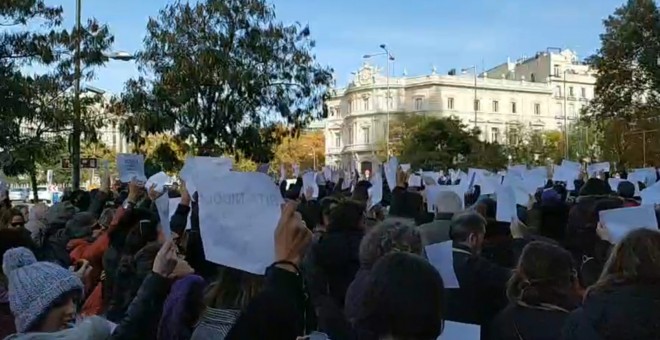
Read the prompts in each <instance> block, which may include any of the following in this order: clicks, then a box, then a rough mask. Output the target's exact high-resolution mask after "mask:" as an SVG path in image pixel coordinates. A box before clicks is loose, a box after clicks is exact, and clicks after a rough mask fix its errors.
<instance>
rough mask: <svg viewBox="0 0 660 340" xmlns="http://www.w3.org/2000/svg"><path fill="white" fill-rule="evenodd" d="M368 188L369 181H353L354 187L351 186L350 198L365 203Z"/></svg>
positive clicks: (367, 197)
mask: <svg viewBox="0 0 660 340" xmlns="http://www.w3.org/2000/svg"><path fill="white" fill-rule="evenodd" d="M369 188H371V182H369V181H365V180H362V181H359V182H357V183H355V188H353V196H352V197H351V198H352V199H354V200H356V201H360V202H364V203H366V202H367V200H368V199H369Z"/></svg>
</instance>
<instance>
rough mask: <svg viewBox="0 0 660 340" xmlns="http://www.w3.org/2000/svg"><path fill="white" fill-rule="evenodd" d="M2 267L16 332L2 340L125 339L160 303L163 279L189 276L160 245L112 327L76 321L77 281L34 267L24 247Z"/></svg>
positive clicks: (54, 269)
mask: <svg viewBox="0 0 660 340" xmlns="http://www.w3.org/2000/svg"><path fill="white" fill-rule="evenodd" d="M2 268H3V271H4V273H5V275H6V276H7V281H8V283H9V285H8V286H9V294H8V295H9V305H10V308H11V311H12V313H13V314H14V316H15V324H16V330H17V332H18V333H17V334H15V335H13V336H10V337H8V338H7V339H12V340H14V339H16V340H23V339H34V338H35V337H38V338H40V336H44V335H45V334H43V333H50V334H48V335H49V336H50V335H52V337H53V338H57V339H90V340H92V339H94V340H96V339H126V338H130V337H131V334H136V333H137V330H138V329H139V328H140V327H141V326H142V325H143V324H145V323H148V322H149V321H150V319H151V318H153V317H154V315H153V314H154V313H153V310H152V306H154V305H161V304H162V302H163V301H164V299H165V295H166V294H167V290H168V287H169V284H170V282H169V279H170V278H174V277H176V276H183V275H188V274H190V273H191V272H192V270H190V267H189V266H187V265H185V264H184V265H182V261H181V260H178V257H177V252H176V246H175V245H174V244H173V243H172V242H166V243H165V244H164V245H163V246H162V247H161V249H160V251H159V252H158V255H157V256H156V259H155V261H154V264H153V268H152V274H151V275H149V276H148V277H147V278H146V279H145V280H144V282H143V284H142V287H141V288H140V290H139V292H138V293H137V295H136V297H135V299H134V300H133V302H132V303H131V306H130V308H129V310H128V312H127V313H126V316H125V317H124V318H123V319H122V320H121V322H119V324H117V325H114V324H112V323H110V322H108V321H107V320H105V319H103V318H100V317H90V318H88V319H85V320H84V321H81V322H77V319H78V318H77V313H76V303H75V302H76V299H77V298H79V297H80V295H81V294H82V290H83V285H82V282H81V281H80V278H79V277H78V276H77V275H76V273H73V272H71V271H68V270H66V269H64V268H62V267H60V266H58V265H56V264H53V263H50V262H37V260H36V258H35V257H34V254H33V253H32V252H31V251H30V250H28V249H27V248H22V247H21V248H14V249H10V250H8V251H7V252H6V253H5V255H4V256H3V263H2ZM182 268H186V270H184V269H182Z"/></svg>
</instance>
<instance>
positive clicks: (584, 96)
mask: <svg viewBox="0 0 660 340" xmlns="http://www.w3.org/2000/svg"><path fill="white" fill-rule="evenodd" d="M580 92H582V98H587V89H586V88H584V87H583V88H581V89H580Z"/></svg>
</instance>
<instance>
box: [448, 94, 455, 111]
mask: <svg viewBox="0 0 660 340" xmlns="http://www.w3.org/2000/svg"><path fill="white" fill-rule="evenodd" d="M447 109H448V110H453V109H454V98H451V97H449V98H447Z"/></svg>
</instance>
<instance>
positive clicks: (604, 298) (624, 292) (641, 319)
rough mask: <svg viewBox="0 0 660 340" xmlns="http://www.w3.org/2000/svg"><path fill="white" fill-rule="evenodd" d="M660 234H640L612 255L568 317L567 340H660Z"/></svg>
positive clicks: (564, 336) (618, 246)
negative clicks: (580, 306) (580, 302)
mask: <svg viewBox="0 0 660 340" xmlns="http://www.w3.org/2000/svg"><path fill="white" fill-rule="evenodd" d="M658 320H660V232H659V231H658V230H651V229H637V230H634V231H632V232H630V233H629V234H627V235H626V236H625V237H624V238H623V240H621V241H620V242H618V243H617V244H616V245H615V246H614V249H613V250H612V252H611V254H610V256H609V259H608V260H607V263H606V264H605V268H604V269H603V272H602V274H601V276H600V278H599V279H598V281H597V282H596V284H594V285H593V286H591V287H590V289H589V291H588V292H587V296H586V297H585V298H584V303H583V307H582V308H579V309H577V310H576V311H574V312H573V313H571V315H570V316H569V318H568V320H567V321H566V323H565V324H564V327H563V330H562V339H566V340H578V339H580V340H581V339H603V340H615V339H658V335H660V328H659V326H658Z"/></svg>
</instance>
